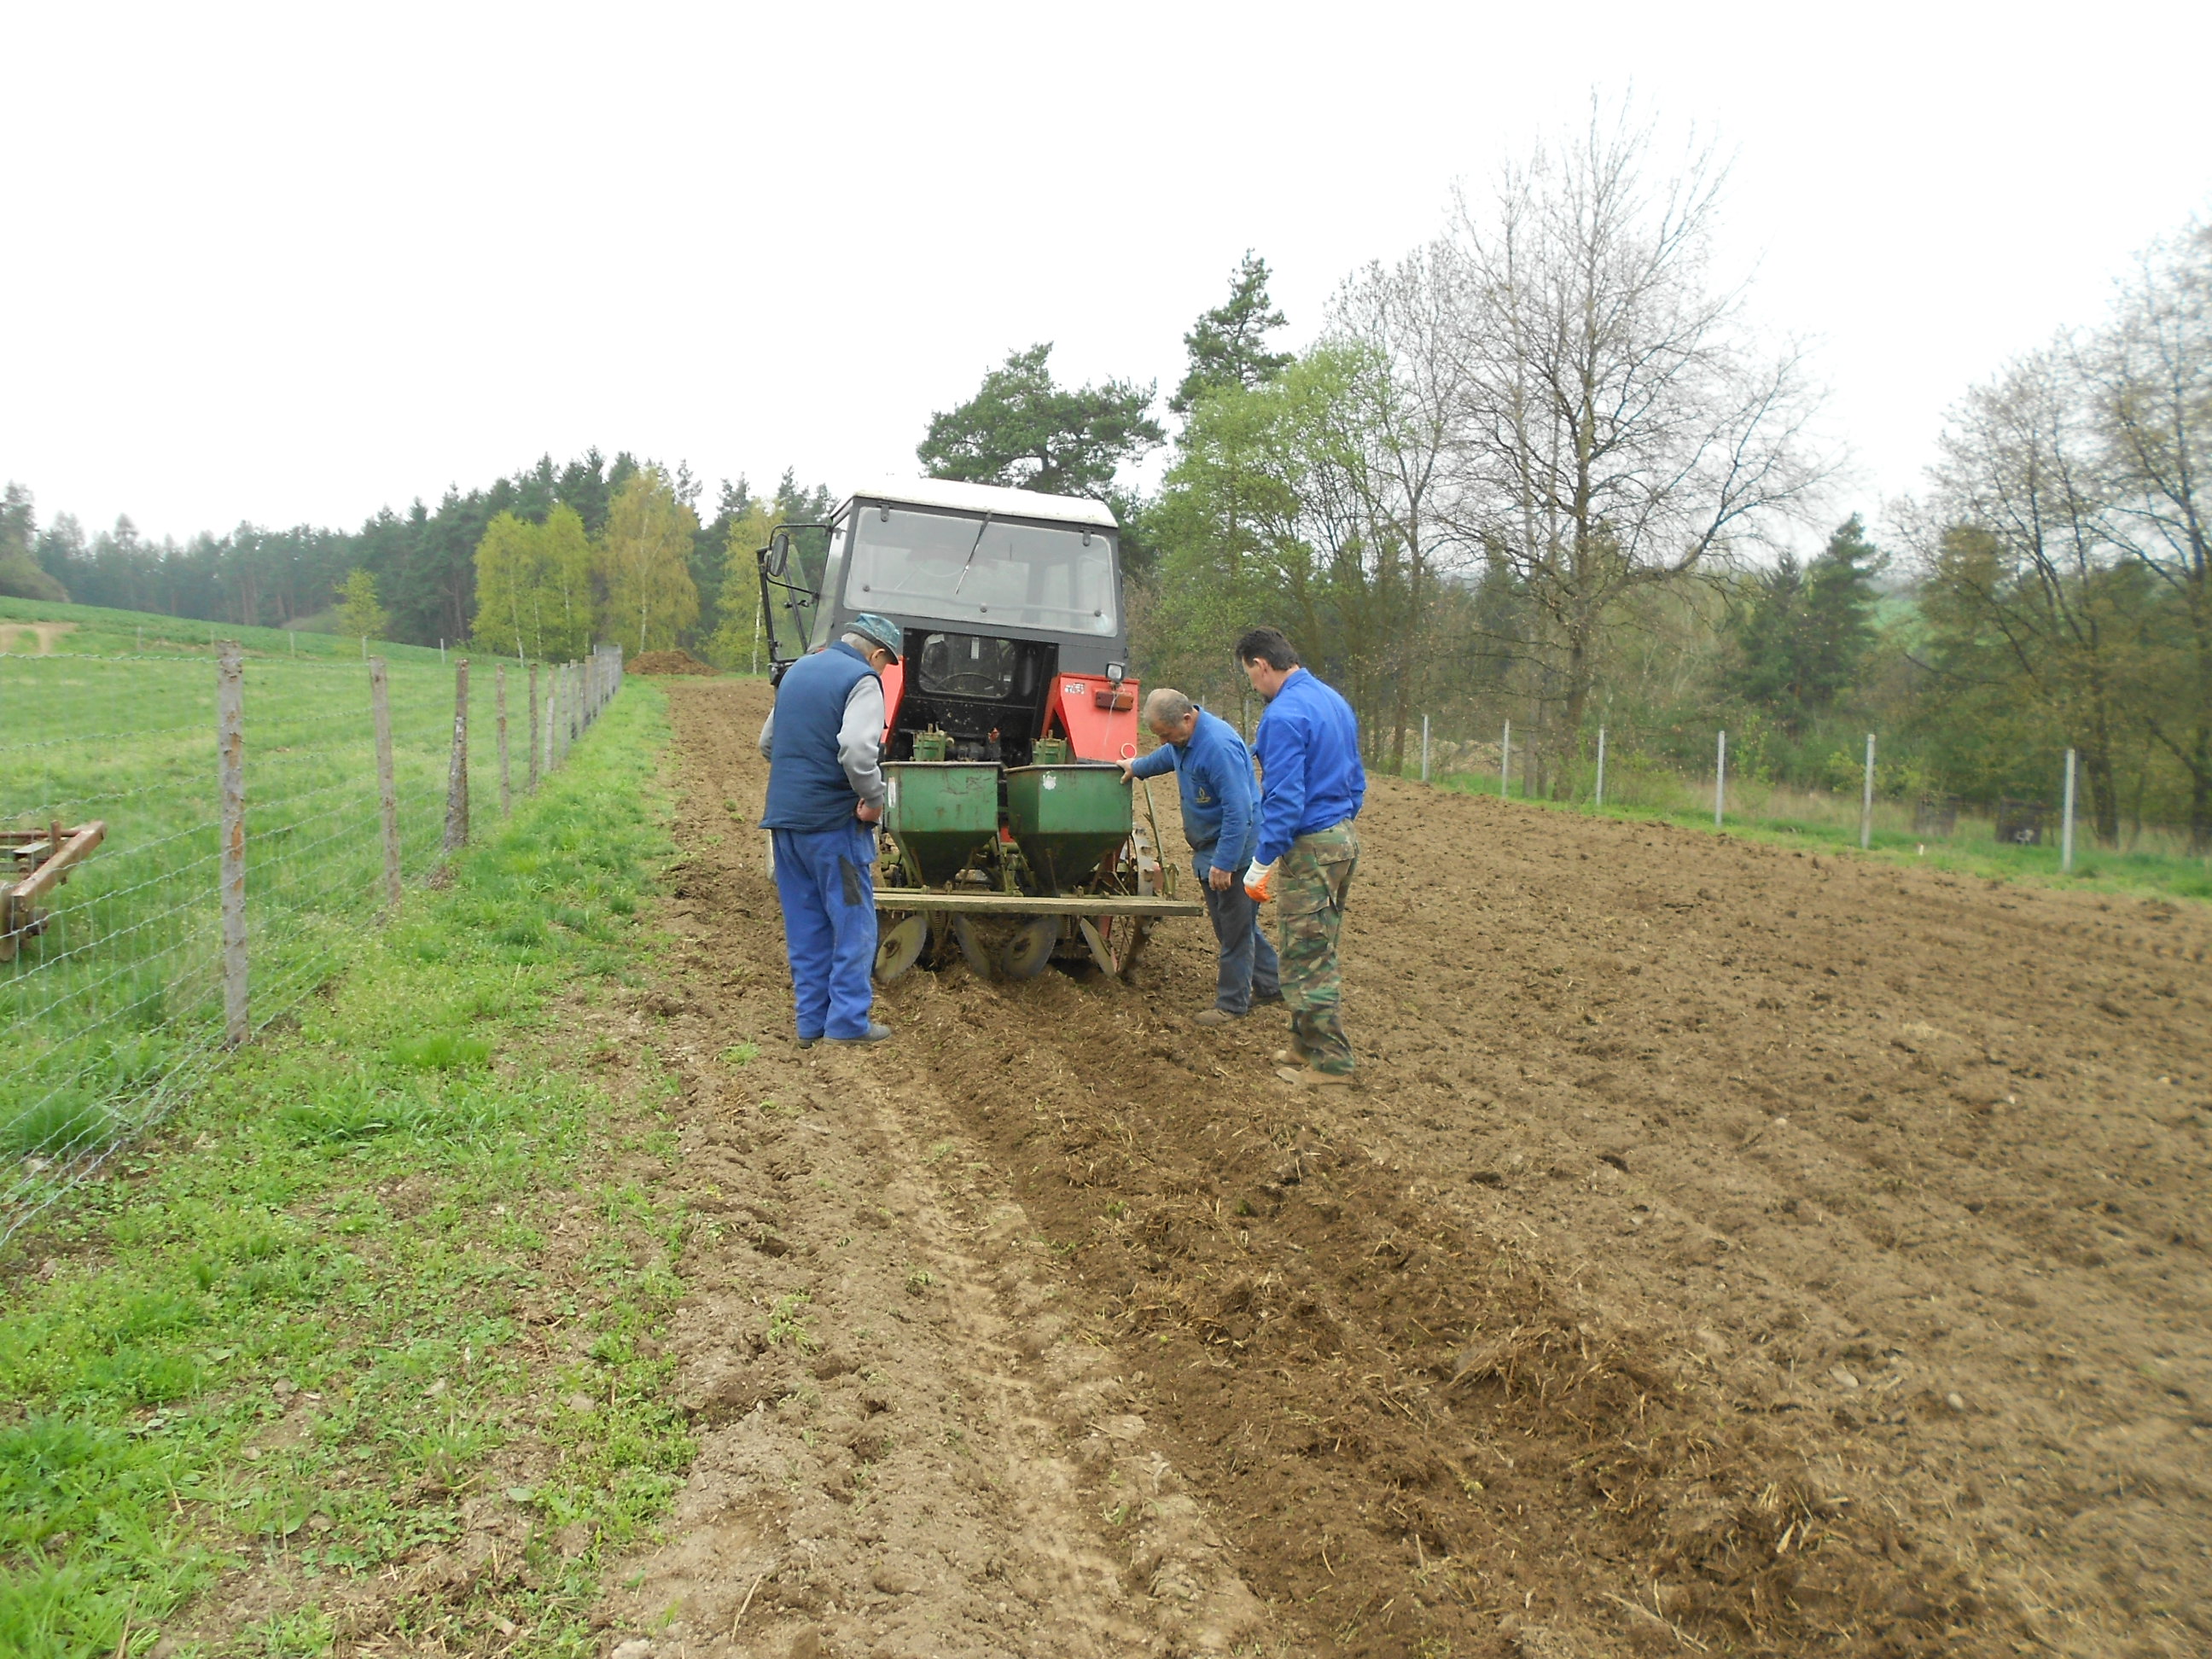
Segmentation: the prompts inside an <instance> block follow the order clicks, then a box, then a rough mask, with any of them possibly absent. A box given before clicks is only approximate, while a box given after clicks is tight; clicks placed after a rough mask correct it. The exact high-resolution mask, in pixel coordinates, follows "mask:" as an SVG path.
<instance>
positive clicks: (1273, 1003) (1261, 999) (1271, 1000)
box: [1252, 991, 1283, 1008]
mask: <svg viewBox="0 0 2212 1659" xmlns="http://www.w3.org/2000/svg"><path fill="white" fill-rule="evenodd" d="M1252 1006H1254V1007H1255V1008H1279V1007H1281V1006H1283V994H1282V993H1281V992H1280V991H1275V992H1273V993H1270V994H1268V995H1267V996H1255V997H1254V998H1253V999H1252Z"/></svg>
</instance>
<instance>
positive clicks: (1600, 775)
mask: <svg viewBox="0 0 2212 1659" xmlns="http://www.w3.org/2000/svg"><path fill="white" fill-rule="evenodd" d="M1603 805H1605V727H1603V726H1599V727H1598V729H1597V793H1595V794H1594V795H1592V796H1591V797H1590V811H1593V812H1595V811H1597V810H1598V809H1599V808H1600V807H1601V806H1603Z"/></svg>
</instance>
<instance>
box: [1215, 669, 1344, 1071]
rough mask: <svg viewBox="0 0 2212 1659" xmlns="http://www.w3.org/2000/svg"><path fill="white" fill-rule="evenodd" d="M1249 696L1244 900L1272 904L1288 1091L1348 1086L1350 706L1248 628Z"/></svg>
mask: <svg viewBox="0 0 2212 1659" xmlns="http://www.w3.org/2000/svg"><path fill="white" fill-rule="evenodd" d="M1237 661H1238V662H1240V663H1241V664H1243V667H1244V673H1245V676H1246V678H1249V680H1250V681H1251V682H1252V689H1253V690H1255V691H1257V692H1258V693H1259V694H1260V695H1261V696H1263V697H1265V698H1267V712H1266V713H1264V714H1261V716H1260V726H1259V729H1258V730H1257V731H1256V732H1254V733H1253V735H1252V752H1253V754H1254V755H1255V756H1256V757H1258V759H1259V762H1260V774H1261V776H1260V843H1259V847H1258V848H1257V850H1256V851H1255V853H1254V854H1253V864H1252V867H1251V869H1250V870H1249V871H1248V872H1246V874H1245V878H1244V890H1245V891H1247V892H1248V893H1249V894H1251V895H1252V896H1253V897H1254V898H1255V899H1258V900H1261V901H1262V902H1265V901H1267V900H1269V899H1273V900H1274V901H1275V902H1276V904H1277V905H1278V907H1279V908H1278V909H1277V911H1276V926H1277V931H1278V933H1279V939H1280V943H1279V945H1278V946H1277V950H1278V953H1279V956H1280V957H1281V962H1282V984H1283V1000H1284V1001H1285V1002H1286V1003H1288V1004H1289V1005H1290V1008H1291V1054H1290V1056H1289V1057H1290V1058H1291V1059H1292V1060H1295V1061H1297V1064H1296V1065H1295V1066H1286V1067H1285V1068H1284V1071H1283V1073H1282V1074H1283V1076H1284V1077H1285V1078H1286V1079H1289V1080H1291V1081H1292V1082H1298V1083H1317V1084H1342V1083H1348V1082H1350V1081H1351V1080H1352V1070H1353V1060H1352V1043H1351V1041H1350V1040H1349V1039H1348V1038H1347V1037H1346V1036H1345V1034H1344V1020H1343V1018H1342V1016H1341V1013H1340V1006H1341V1004H1342V1002H1343V999H1344V981H1343V976H1342V975H1341V974H1340V972H1339V970H1338V967H1337V939H1338V936H1339V934H1340V933H1341V932H1342V930H1343V927H1344V901H1345V897H1346V895H1347V894H1348V893H1349V892H1350V891H1351V889H1352V874H1353V872H1355V871H1357V870H1358V867H1359V835H1358V831H1357V830H1356V829H1353V827H1352V820H1353V819H1354V818H1355V817H1358V815H1359V808H1360V804H1361V803H1362V802H1363V801H1364V800H1365V799H1366V797H1367V774H1366V772H1365V771H1364V769H1362V768H1361V766H1360V764H1359V721H1358V717H1357V716H1356V715H1354V714H1352V705H1351V704H1349V703H1347V702H1345V700H1344V699H1343V698H1342V697H1341V696H1339V695H1338V694H1337V693H1336V691H1335V690H1334V689H1333V688H1331V687H1329V686H1328V685H1325V684H1322V682H1321V681H1320V680H1318V679H1316V678H1314V676H1313V675H1312V674H1310V673H1309V672H1308V671H1306V670H1305V668H1304V667H1303V666H1302V665H1300V663H1299V661H1298V653H1297V652H1296V651H1295V650H1293V649H1292V648H1291V642H1290V641H1289V640H1287V639H1285V637H1284V636H1283V635H1282V634H1281V633H1279V631H1277V630H1276V629H1272V628H1255V629H1252V630H1251V631H1250V632H1249V633H1247V634H1246V635H1244V636H1243V638H1242V639H1240V640H1238V641H1237Z"/></svg>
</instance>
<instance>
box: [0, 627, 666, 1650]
mask: <svg viewBox="0 0 2212 1659" xmlns="http://www.w3.org/2000/svg"><path fill="white" fill-rule="evenodd" d="M251 673H252V670H251V669H249V675H251ZM251 696H252V693H251V692H250V691H249V697H251ZM249 706H250V705H249ZM310 718H311V717H310V716H309V715H308V714H306V713H305V712H304V711H303V712H302V713H301V716H300V720H301V726H302V729H303V730H304V728H305V726H306V725H307V723H308V722H309V720H310ZM664 742H665V704H664V703H663V702H662V700H661V699H660V697H659V695H658V694H657V693H656V692H654V691H653V690H651V689H650V688H649V687H645V686H640V685H638V684H635V682H633V683H632V684H631V686H630V688H629V692H628V695H626V696H623V697H620V698H618V699H617V700H616V702H614V703H613V704H612V705H611V708H609V710H608V712H607V714H606V715H605V717H604V719H603V720H602V721H601V723H600V726H599V727H598V728H597V729H596V730H595V731H594V732H592V734H590V736H589V737H588V738H586V740H585V741H584V742H583V743H582V744H580V746H579V748H578V749H577V750H575V751H574V753H573V754H572V756H571V757H570V759H569V761H568V764H567V765H566V766H565V767H564V768H563V769H562V771H561V772H559V773H557V774H556V775H554V776H553V777H552V778H551V779H550V780H549V781H548V782H547V783H546V785H545V786H544V789H543V790H542V791H541V793H539V795H538V797H537V798H535V799H532V800H531V801H529V802H528V803H526V804H524V805H520V806H519V807H518V810H517V811H516V813H515V815H514V817H513V819H512V820H511V821H510V822H508V823H505V824H487V825H486V829H487V833H486V834H485V835H484V836H483V837H482V838H481V839H480V841H479V842H478V844H477V845H476V846H475V847H473V848H471V849H470V850H469V851H467V852H466V853H465V854H463V855H462V856H461V857H460V858H459V859H458V860H456V862H455V865H454V867H453V879H452V881H451V883H450V884H449V885H445V886H441V887H440V888H439V889H437V890H432V891H428V892H419V891H418V892H411V893H410V895H409V896H408V898H407V901H406V903H405V905H404V909H403V913H402V915H400V917H399V918H398V919H397V920H396V921H394V922H393V923H392V925H391V926H389V927H385V928H382V929H380V930H367V931H364V932H362V933H361V934H360V935H359V936H358V937H357V938H356V939H354V940H353V941H352V944H351V947H350V960H351V966H350V968H349V970H348V971H347V972H346V973H345V974H344V975H343V976H342V977H340V978H339V979H338V980H337V981H335V982H334V983H333V984H332V985H331V986H330V987H328V988H327V990H326V993H325V994H323V995H320V996H317V997H313V998H309V999H307V1000H302V1001H300V1002H299V1003H298V1004H297V1005H296V1006H295V1009H294V1011H293V1015H292V1018H291V1020H290V1021H289V1024H288V1025H287V1027H286V1028H285V1029H283V1030H270V1031H264V1034H263V1035H262V1036H261V1038H260V1039H259V1040H258V1041H257V1042H256V1043H254V1044H253V1045H252V1046H251V1047H249V1048H246V1049H244V1050H242V1051H240V1053H239V1054H236V1055H235V1056H233V1057H230V1058H228V1059H227V1060H224V1061H223V1062H222V1064H221V1065H220V1066H217V1067H216V1068H215V1069H214V1070H213V1071H212V1073H211V1074H210V1075H209V1076H208V1077H207V1078H206V1079H204V1081H203V1083H202V1085H201V1086H200V1087H199V1088H198V1089H197V1090H196V1091H193V1092H192V1094H191V1096H190V1097H187V1098H185V1099H184V1100H183V1101H181V1102H180V1103H179V1105H178V1107H177V1108H176V1110H175V1112H174V1113H173V1115H172V1116H171V1118H170V1119H169V1121H167V1123H166V1124H164V1125H163V1126H162V1127H161V1128H160V1129H158V1130H156V1131H155V1132H154V1133H151V1134H150V1135H149V1136H148V1137H146V1138H144V1139H140V1140H137V1141H136V1142H134V1143H132V1144H131V1145H130V1146H128V1147H126V1148H125V1149H124V1150H123V1151H121V1152H119V1153H118V1155H117V1156H116V1157H115V1158H112V1159H111V1160H110V1162H109V1164H107V1166H106V1170H104V1171H103V1172H102V1174H101V1176H100V1178H99V1179H96V1180H94V1181H89V1182H85V1183H84V1184H82V1185H81V1186H79V1187H78V1188H76V1189H75V1190H73V1191H71V1192H70V1193H68V1194H65V1195H64V1196H63V1197H62V1198H60V1199H59V1200H58V1201H57V1202H55V1203H54V1204H53V1205H52V1206H50V1207H49V1208H47V1209H46V1211H45V1212H43V1213H41V1214H40V1215H39V1216H38V1217H37V1218H35V1219H34V1220H33V1222H32V1223H31V1224H30V1225H28V1226H27V1227H26V1228H25V1229H24V1230H23V1231H21V1232H19V1234H18V1235H17V1237H16V1239H15V1242H14V1243H12V1244H11V1245H10V1246H9V1247H8V1249H7V1251H6V1252H5V1254H3V1255H0V1310H4V1311H0V1402H3V1403H0V1653H7V1654H10V1655H21V1656H25V1659H108V1656H115V1655H120V1654H125V1653H140V1652H151V1651H153V1650H155V1648H156V1647H157V1646H159V1647H160V1648H161V1650H162V1651H163V1652H164V1653H165V1654H169V1655H173V1656H176V1659H200V1656H208V1659H213V1656H218V1655H249V1654H250V1655H256V1656H310V1655H314V1654H318V1653H320V1652H322V1651H324V1650H326V1649H327V1648H328V1647H329V1646H330V1645H331V1643H332V1642H333V1641H334V1640H336V1639H337V1638H338V1637H340V1636H341V1635H343V1634H345V1633H347V1632H353V1633H355V1634H359V1633H361V1632H362V1631H363V1630H364V1629H365V1628H368V1627H373V1628H374V1629H375V1630H377V1631H379V1632H384V1633H386V1635H387V1636H388V1637H389V1638H390V1639H392V1640H393V1641H394V1642H396V1643H397V1644H398V1646H399V1647H400V1648H402V1649H405V1650H421V1651H431V1650H436V1651H443V1650H447V1647H448V1646H467V1647H481V1648H483V1649H485V1650H490V1649H498V1650H515V1651H526V1652H529V1653H532V1654H547V1655H569V1654H574V1655H583V1654H586V1653H588V1652H590V1651H592V1633H591V1632H590V1629H589V1627H588V1624H587V1622H586V1614H587V1610H588V1608H589V1606H590V1604H591V1601H592V1596H593V1595H594V1591H595V1586H596V1583H597V1572H598V1566H599V1560H600V1559H601V1557H602V1555H603V1554H604V1553H606V1552H609V1551H611V1550H613V1549H616V1548H618V1547H621V1546H622V1545H623V1544H624V1543H625V1542H626V1541H629V1540H630V1539H632V1538H634V1537H635V1536H636V1535H638V1534H639V1532H640V1530H641V1528H645V1527H647V1526H649V1525H650V1524H651V1523H652V1522H653V1518H654V1517H655V1516H657V1515H658V1514H659V1513H660V1512H661V1510H662V1509H663V1508H664V1507H665V1503H666V1501H667V1498H668V1497H669V1494H670V1493H671V1492H672V1490H673V1489H674V1487H675V1486H676V1484H677V1482H678V1480H679V1479H680V1474H681V1470H682V1468H684V1463H685V1461H686V1460H687V1459H688V1457H689V1455H690V1443H689V1442H688V1440H687V1438H686V1437H685V1433H684V1426H683V1424H682V1421H681V1419H679V1418H678V1416H677V1415H676V1414H675V1413H672V1412H671V1410H670V1409H669V1408H668V1407H666V1405H665V1403H664V1401H663V1399H662V1395H663V1393H664V1389H663V1387H662V1384H663V1383H664V1382H665V1376H666V1373H667V1363H666V1362H665V1361H663V1360H661V1359H659V1358H655V1357H654V1355H655V1352H656V1351H655V1349H654V1346H653V1342H652V1340H651V1335H650V1334H651V1332H652V1330H653V1328H654V1326H655V1323H656V1322H657V1321H658V1320H659V1318H660V1317H661V1316H662V1315H663V1314H664V1313H665V1310H667V1308H668V1307H669V1306H670V1304H671V1299H672V1298H673V1297H674V1296H675V1294H676V1291H677V1283H676V1280H675V1279H674V1276H673V1274H672V1273H671V1268H670V1265H669V1264H670V1262H671V1259H672V1255H673V1252H674V1250H675V1249H676V1246H677V1243H678V1235H679V1231H680V1228H681V1225H682V1218H681V1216H680V1215H679V1214H678V1212H676V1211H675V1210H674V1209H673V1208H672V1207H671V1206H670V1205H669V1204H668V1203H667V1202H666V1201H665V1200H662V1199H661V1198H660V1197H659V1196H658V1195H657V1194H656V1193H655V1192H654V1191H653V1189H652V1188H651V1187H650V1186H649V1185H648V1184H647V1183H646V1182H643V1181H642V1180H641V1178H640V1177H639V1176H638V1175H637V1174H636V1173H635V1171H636V1170H639V1169H640V1168H641V1167H642V1165H641V1159H650V1158H653V1157H654V1156H655V1155H656V1154H658V1155H659V1156H665V1155H666V1153H667V1152H668V1151H669V1150H670V1149H669V1147H668V1146H667V1145H666V1144H665V1143H666V1142H667V1141H668V1140H669V1139H670V1135H669V1132H668V1131H667V1130H666V1129H665V1126H664V1125H663V1123H662V1121H660V1119H659V1116H658V1115H657V1114H658V1109H659V1103H660V1102H661V1101H663V1100H665V1093H664V1092H662V1091H663V1090H664V1087H665V1085H663V1084H662V1083H661V1082H660V1081H659V1080H658V1079H656V1078H655V1077H654V1076H653V1074H652V1073H650V1072H649V1071H648V1072H647V1073H645V1074H644V1082H643V1084H642V1085H641V1088H640V1089H639V1091H637V1093H636V1094H635V1097H633V1098H630V1099H629V1100H625V1101H617V1100H613V1099H611V1098H610V1097H608V1095H607V1094H606V1092H605V1091H604V1090H603V1089H602V1088H601V1087H600V1086H599V1084H598V1083H597V1082H596V1081H595V1080H593V1079H594V1076H595V1073H593V1071H592V1068H591V1067H590V1066H587V1065H586V1064H585V1063H583V1062H584V1060H585V1059H586V1054H584V1052H583V1051H584V1050H585V1049H586V1048H587V1046H588V1045H590V1044H591V1043H592V1041H593V1039H592V1036H590V1035H589V1031H590V1028H591V1027H592V1024H594V1021H593V1020H592V1018H591V1016H590V1014H589V1012H588V1011H589V1008H590V1006H592V1004H594V1003H596V1002H597V1001H599V1000H601V999H603V998H604V997H605V996H606V995H607V994H609V993H610V992H611V991H612V990H614V989H616V988H617V983H618V981H621V980H622V979H623V978H625V977H629V978H635V974H636V970H637V969H639V967H640V966H641V963H642V962H643V960H644V957H645V952H646V951H647V947H648V945H649V943H650V941H649V940H648V939H647V936H646V933H645V930H644V929H642V928H641V927H640V926H639V925H638V923H637V921H636V913H637V909H638V907H639V904H640V902H641V898H642V897H643V896H644V895H645V893H646V891H647V887H648V885H649V883H650V881H651V878H652V874H651V872H653V871H654V870H655V869H656V868H658V867H659V865H660V864H661V863H662V861H663V859H664V856H665V853H666V850H667V839H666V829H665V808H664V805H663V802H662V800H661V799H660V797H659V793H658V791H657V787H656V785H655V783H654V781H653V768H654V764H655V761H656V757H657V755H658V752H659V749H660V747H661V745H662V744H663V743H664ZM133 764H135V765H137V767H139V768H140V770H138V771H137V772H134V773H133V774H131V775H133V776H135V777H141V778H143V777H145V776H149V775H150V774H149V773H148V772H146V771H145V770H144V769H143V768H144V767H145V764H146V763H145V761H144V759H143V757H139V758H138V759H137V761H136V762H134V763H133ZM178 787H179V788H181V787H184V785H183V783H181V782H180V783H179V785H178ZM487 1536H490V1537H492V1538H494V1540H495V1541H494V1543H493V1544H492V1547H491V1553H490V1555H489V1560H483V1559H478V1556H477V1554H475V1553H470V1551H471V1548H472V1547H477V1548H478V1550H479V1553H480V1546H481V1543H482V1541H483V1539H484V1538H485V1537H487ZM501 1539H504V1540H506V1541H507V1543H506V1547H505V1548H504V1550H502V1547H501V1543H500V1542H499V1541H498V1540H501ZM471 1541H474V1544H473V1545H472V1544H471ZM426 1559H428V1560H429V1561H431V1562H432V1563H434V1564H435V1563H447V1564H449V1565H451V1570H450V1571H433V1570H432V1569H430V1568H423V1567H422V1566H421V1565H420V1564H421V1563H422V1562H423V1561H424V1560H426ZM403 1560H404V1561H407V1562H410V1563H414V1564H416V1566H413V1567H410V1571H408V1572H407V1573H406V1574H404V1575H403V1574H402V1572H401V1571H400V1568H399V1565H398V1564H399V1563H401V1562H402V1561H403ZM210 1590H219V1591H220V1593H219V1594H216V1595H206V1594H204V1593H205V1592H209V1591H210Z"/></svg>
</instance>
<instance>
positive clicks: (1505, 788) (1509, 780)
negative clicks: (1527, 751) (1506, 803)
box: [1498, 720, 1513, 799]
mask: <svg viewBox="0 0 2212 1659" xmlns="http://www.w3.org/2000/svg"><path fill="white" fill-rule="evenodd" d="M1511 793H1513V722H1512V721H1511V720H1508V721H1506V722H1505V738H1504V742H1502V743H1500V744H1498V795H1499V797H1500V799H1503V798H1504V797H1505V796H1507V795H1510V794H1511Z"/></svg>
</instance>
